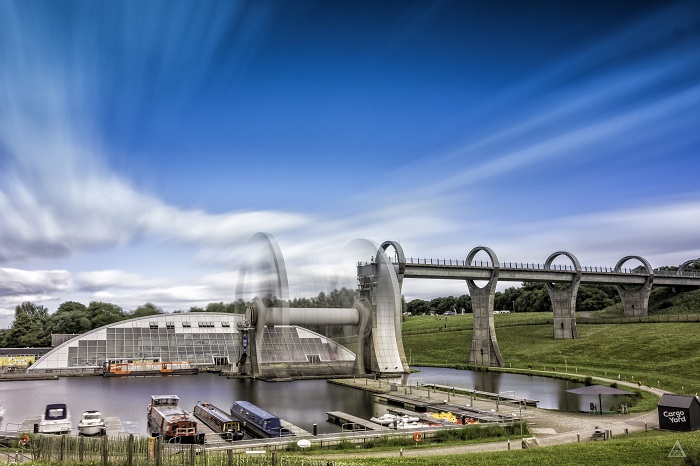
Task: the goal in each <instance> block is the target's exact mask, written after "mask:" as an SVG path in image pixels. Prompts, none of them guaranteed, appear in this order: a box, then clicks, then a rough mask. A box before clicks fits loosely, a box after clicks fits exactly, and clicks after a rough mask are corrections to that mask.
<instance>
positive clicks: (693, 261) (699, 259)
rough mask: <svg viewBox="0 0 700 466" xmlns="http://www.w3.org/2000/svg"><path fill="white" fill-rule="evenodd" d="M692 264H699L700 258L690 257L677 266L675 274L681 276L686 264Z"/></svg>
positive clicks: (686, 266)
mask: <svg viewBox="0 0 700 466" xmlns="http://www.w3.org/2000/svg"><path fill="white" fill-rule="evenodd" d="M692 264H698V265H700V258H698V259H691V260H689V261H685V262H683V263H682V264H681V266H680V267H678V271H677V272H676V275H678V276H679V277H682V276H683V273H684V272H685V269H686V268H688V266H690V265H692Z"/></svg>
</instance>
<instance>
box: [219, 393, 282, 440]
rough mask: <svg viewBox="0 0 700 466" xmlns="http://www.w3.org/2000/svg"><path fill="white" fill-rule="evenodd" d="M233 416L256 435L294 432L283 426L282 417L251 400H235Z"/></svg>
mask: <svg viewBox="0 0 700 466" xmlns="http://www.w3.org/2000/svg"><path fill="white" fill-rule="evenodd" d="M231 416H233V417H234V418H235V419H237V420H238V421H240V422H242V423H243V426H244V429H246V430H247V431H249V432H251V433H252V434H253V435H255V436H256V437H260V438H267V437H287V436H291V435H294V433H293V432H292V431H291V430H289V429H287V428H285V427H282V423H281V422H280V418H278V417H277V416H275V415H274V414H270V413H268V412H267V411H265V410H263V409H261V408H259V407H258V406H256V405H254V404H253V403H251V402H249V401H234V402H233V405H232V406H231Z"/></svg>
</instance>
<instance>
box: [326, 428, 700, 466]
mask: <svg viewBox="0 0 700 466" xmlns="http://www.w3.org/2000/svg"><path fill="white" fill-rule="evenodd" d="M676 442H678V445H680V448H678V447H677V446H676ZM518 446H519V445H518ZM669 455H671V456H670V457H669ZM682 455H685V457H682ZM333 464H337V465H341V464H342V465H353V466H363V465H374V466H412V465H426V464H430V465H436V466H451V465H463V464H469V465H478V466H488V465H503V464H517V465H519V466H528V465H532V466H548V465H556V466H568V465H572V466H573V465H581V464H585V465H588V466H597V465H601V466H603V465H605V466H608V465H611V464H625V465H666V464H668V465H682V464H700V432H694V433H677V432H659V431H649V432H645V433H641V434H636V435H631V436H629V437H620V438H615V439H612V440H609V441H605V442H603V441H600V442H582V443H575V444H566V445H558V446H553V447H547V448H534V449H529V450H520V449H516V448H514V449H513V450H512V451H499V452H489V453H470V454H469V455H468V456H464V455H446V456H419V457H406V456H404V457H402V458H401V457H398V454H397V457H394V458H357V459H351V458H343V459H342V460H340V461H337V462H336V461H334V462H333Z"/></svg>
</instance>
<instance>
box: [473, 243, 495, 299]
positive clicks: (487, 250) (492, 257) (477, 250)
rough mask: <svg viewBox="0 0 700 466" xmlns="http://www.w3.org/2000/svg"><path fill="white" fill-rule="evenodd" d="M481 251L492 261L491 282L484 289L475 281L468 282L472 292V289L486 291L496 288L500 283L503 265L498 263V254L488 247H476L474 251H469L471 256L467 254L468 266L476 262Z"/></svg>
mask: <svg viewBox="0 0 700 466" xmlns="http://www.w3.org/2000/svg"><path fill="white" fill-rule="evenodd" d="M481 251H484V252H485V253H486V254H488V256H489V259H490V260H491V267H492V268H491V277H490V278H489V282H488V283H487V284H486V285H484V286H483V287H480V286H478V285H477V284H476V283H475V282H474V280H467V285H468V286H469V289H470V290H471V289H472V287H474V288H475V289H486V288H490V287H494V288H495V286H496V283H497V282H498V275H499V271H500V269H501V264H500V263H499V262H498V257H497V256H496V253H495V252H493V249H491V248H489V247H486V246H476V247H475V248H474V249H472V250H471V251H469V254H467V262H466V263H467V264H471V263H472V260H474V257H476V255H477V254H478V253H480V252H481Z"/></svg>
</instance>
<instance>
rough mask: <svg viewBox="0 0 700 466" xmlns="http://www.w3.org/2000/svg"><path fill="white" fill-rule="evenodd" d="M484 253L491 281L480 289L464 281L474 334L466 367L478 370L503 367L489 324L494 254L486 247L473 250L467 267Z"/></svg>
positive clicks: (495, 280)
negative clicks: (490, 266) (468, 296)
mask: <svg viewBox="0 0 700 466" xmlns="http://www.w3.org/2000/svg"><path fill="white" fill-rule="evenodd" d="M481 251H484V252H486V254H488V255H489V259H490V260H491V264H492V269H491V277H490V278H489V281H488V283H487V284H486V285H484V286H483V287H479V286H477V284H476V283H475V282H474V280H467V286H468V287H469V294H470V296H471V298H472V312H473V313H474V331H473V332H472V346H471V350H470V351H469V364H474V365H478V366H497V367H503V365H504V363H503V356H501V349H500V348H499V346H498V340H496V328H495V325H494V323H493V310H494V300H495V294H496V285H497V284H498V275H499V271H500V267H501V266H500V263H499V262H498V257H497V256H496V253H495V252H493V250H492V249H491V248H488V247H486V246H477V247H475V248H474V249H472V250H471V251H470V252H469V254H467V262H466V263H467V264H471V262H472V260H473V259H474V257H476V255H477V254H478V253H479V252H481Z"/></svg>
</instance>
